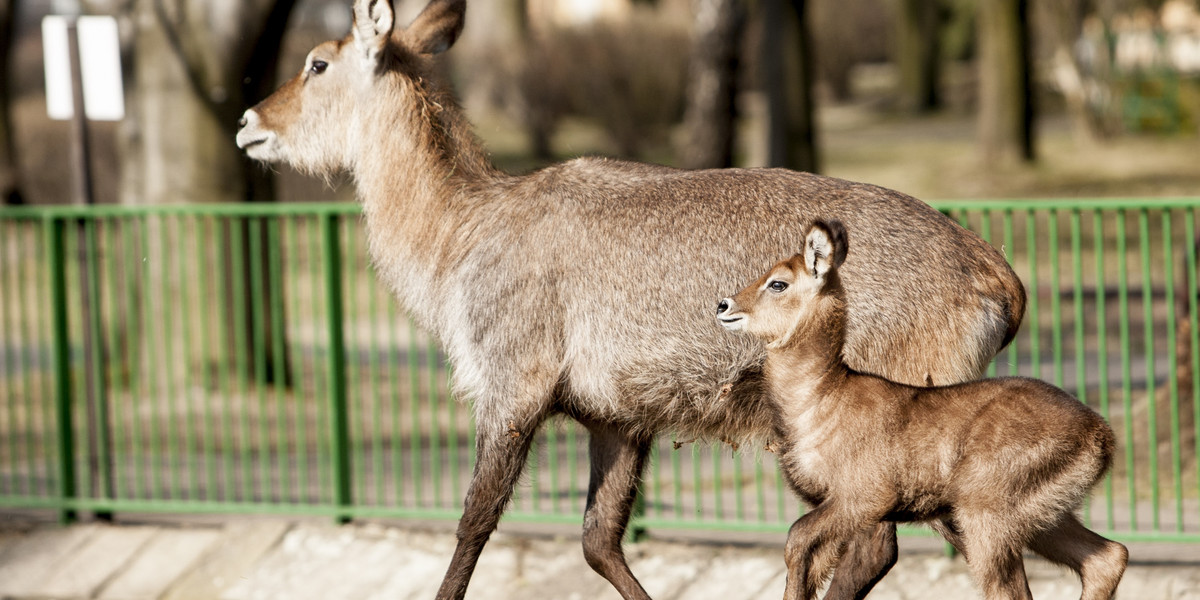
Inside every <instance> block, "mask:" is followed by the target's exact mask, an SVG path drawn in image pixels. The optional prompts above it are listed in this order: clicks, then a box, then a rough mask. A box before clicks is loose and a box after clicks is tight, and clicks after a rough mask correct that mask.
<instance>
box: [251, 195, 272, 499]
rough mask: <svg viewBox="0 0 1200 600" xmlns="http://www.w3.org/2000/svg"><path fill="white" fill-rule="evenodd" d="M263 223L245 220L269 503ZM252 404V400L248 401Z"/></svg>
mask: <svg viewBox="0 0 1200 600" xmlns="http://www.w3.org/2000/svg"><path fill="white" fill-rule="evenodd" d="M263 225H264V220H263V219H262V218H249V219H247V220H246V228H247V230H248V233H249V236H248V237H249V246H250V248H249V255H248V258H249V262H250V265H249V267H250V299H249V304H250V307H249V310H250V328H249V329H250V344H251V346H252V347H251V348H250V349H249V350H250V351H251V352H253V354H251V355H250V359H249V360H250V364H251V366H252V367H251V368H252V369H253V372H254V391H255V397H256V399H257V401H258V419H257V421H258V427H257V430H258V431H257V432H255V433H256V435H255V436H254V437H255V438H256V440H257V441H251V442H250V443H251V452H250V453H251V454H253V453H254V448H253V446H254V444H257V445H258V482H259V485H258V489H259V490H260V491H259V495H258V498H259V499H260V500H262V501H268V500H269V498H270V497H271V442H270V439H271V438H270V433H269V432H268V430H267V422H268V421H269V420H270V418H269V417H268V415H269V414H270V413H269V412H268V410H267V340H266V339H264V338H265V335H264V334H265V333H266V331H267V328H268V325H267V314H266V312H267V311H266V307H264V306H263V302H262V299H263V298H264V297H266V294H267V290H266V289H265V286H264V285H263V280H264V279H266V273H263V264H262V262H263V261H262V258H263V251H264V248H265V246H264V241H263V239H262V233H263ZM247 400H249V398H247ZM249 473H251V480H253V479H254V477H253V469H250V470H249Z"/></svg>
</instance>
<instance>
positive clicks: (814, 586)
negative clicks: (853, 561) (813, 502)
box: [783, 500, 872, 600]
mask: <svg viewBox="0 0 1200 600" xmlns="http://www.w3.org/2000/svg"><path fill="white" fill-rule="evenodd" d="M871 522H872V520H868V519H864V518H862V517H861V516H859V515H857V514H856V513H855V512H853V511H850V510H847V509H846V507H844V506H841V505H839V504H838V503H835V502H833V501H830V500H826V501H825V502H822V503H821V505H820V506H818V507H816V508H815V509H813V510H812V511H811V512H809V513H808V514H806V515H804V516H803V517H800V518H799V519H797V520H796V522H795V523H792V527H791V529H789V530H788V537H787V545H786V546H784V549H783V559H784V562H785V563H786V564H787V588H786V590H785V591H784V595H783V597H784V599H785V600H811V599H812V598H815V597H816V595H817V592H818V591H819V590H820V589H821V584H822V583H824V582H825V579H826V578H827V577H828V576H829V573H830V571H832V570H833V568H834V567H835V566H837V564H838V557H839V556H840V555H841V553H842V551H843V550H844V549H845V548H846V545H847V543H848V542H849V540H850V538H852V537H854V535H855V534H861V533H862V532H864V531H871V530H872V528H871V527H870V526H869V525H868V523H871Z"/></svg>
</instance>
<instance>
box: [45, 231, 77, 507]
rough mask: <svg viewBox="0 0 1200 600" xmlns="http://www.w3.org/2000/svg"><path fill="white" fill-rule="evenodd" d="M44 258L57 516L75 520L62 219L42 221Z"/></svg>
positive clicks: (73, 446)
mask: <svg viewBox="0 0 1200 600" xmlns="http://www.w3.org/2000/svg"><path fill="white" fill-rule="evenodd" d="M43 227H44V228H45V244H46V258H47V259H48V261H49V265H48V266H49V269H50V272H49V273H48V275H49V277H50V310H51V319H50V323H51V332H52V338H51V344H52V352H53V367H54V399H55V401H54V406H55V424H56V428H55V433H56V434H57V441H58V499H59V502H60V503H61V505H60V506H61V508H60V510H59V519H60V520H61V521H62V522H64V523H71V522H74V521H75V520H76V518H77V514H76V511H75V509H74V508H73V507H71V504H72V503H73V502H74V501H75V499H76V493H77V490H76V489H75V437H74V436H75V428H74V426H73V424H72V415H71V405H72V397H71V396H72V394H71V349H70V343H71V340H70V338H69V337H68V336H69V330H68V325H69V323H68V320H67V256H66V253H67V251H66V240H65V235H64V230H65V229H66V223H65V222H64V221H63V219H61V218H56V217H49V218H47V219H46V220H45V221H44V225H43Z"/></svg>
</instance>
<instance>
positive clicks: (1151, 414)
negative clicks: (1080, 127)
mask: <svg viewBox="0 0 1200 600" xmlns="http://www.w3.org/2000/svg"><path fill="white" fill-rule="evenodd" d="M1138 254H1139V256H1140V257H1141V264H1142V315H1143V322H1142V336H1143V340H1144V343H1145V346H1146V349H1145V352H1146V410H1147V418H1148V420H1149V422H1148V423H1147V425H1148V429H1149V433H1148V435H1147V436H1146V437H1147V438H1149V439H1148V440H1147V447H1148V448H1149V459H1150V460H1149V466H1148V467H1147V469H1148V470H1149V471H1150V510H1151V517H1150V520H1151V523H1152V527H1153V529H1154V531H1158V530H1159V514H1158V513H1159V510H1158V503H1159V494H1158V414H1157V410H1156V406H1155V405H1156V404H1157V400H1156V399H1155V394H1156V384H1155V381H1154V377H1155V373H1154V372H1155V360H1154V359H1155V357H1154V287H1153V279H1152V277H1151V272H1150V215H1149V214H1148V211H1147V210H1146V209H1145V208H1143V209H1141V210H1139V211H1138ZM1125 418H1126V419H1129V420H1132V419H1133V413H1132V412H1131V413H1129V414H1128V415H1127V416H1126V417H1125Z"/></svg>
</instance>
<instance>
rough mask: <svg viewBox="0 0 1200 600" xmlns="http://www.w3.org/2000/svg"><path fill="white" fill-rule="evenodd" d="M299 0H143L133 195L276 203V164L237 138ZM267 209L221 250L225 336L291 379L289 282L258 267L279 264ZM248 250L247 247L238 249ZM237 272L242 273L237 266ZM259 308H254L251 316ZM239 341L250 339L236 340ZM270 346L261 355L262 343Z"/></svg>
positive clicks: (129, 170)
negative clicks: (279, 351) (266, 165)
mask: <svg viewBox="0 0 1200 600" xmlns="http://www.w3.org/2000/svg"><path fill="white" fill-rule="evenodd" d="M295 5H296V0H132V1H131V2H129V3H128V4H127V5H126V10H127V11H130V12H131V13H132V15H131V16H132V17H133V18H132V23H133V24H134V26H135V28H136V31H135V34H134V42H133V48H134V57H133V59H132V60H133V71H132V78H133V82H132V86H131V87H132V89H133V94H132V98H131V100H132V102H131V113H132V114H131V119H130V121H131V122H130V123H129V127H128V128H127V136H126V140H125V143H124V148H123V151H124V171H123V175H122V176H123V177H125V178H127V179H128V181H126V182H125V183H124V184H123V185H122V193H123V195H124V197H123V199H122V202H124V203H126V204H171V203H181V202H269V201H273V200H274V199H275V186H274V178H273V176H272V174H271V173H270V172H269V171H268V170H266V169H263V168H262V167H261V166H259V165H257V164H254V163H253V162H252V161H250V160H249V159H247V158H246V157H245V156H244V155H243V154H242V152H241V151H239V150H238V148H237V146H236V145H235V143H234V136H235V134H236V133H237V122H238V119H239V118H240V116H241V114H242V113H243V111H245V109H246V108H247V107H248V106H249V105H250V104H252V103H254V102H257V101H258V100H260V99H262V98H264V97H266V96H267V95H268V94H269V93H270V92H271V91H272V90H273V89H274V87H275V82H276V79H275V73H276V66H277V64H278V61H279V55H280V51H281V47H282V42H283V36H284V33H285V31H286V27H287V22H288V19H289V17H290V15H291V13H292V9H293V8H294V7H295ZM265 227H266V223H265V221H264V220H252V221H242V222H232V223H230V224H229V225H228V227H227V228H225V229H223V230H222V231H221V235H223V236H224V239H225V241H226V243H225V244H224V245H223V247H221V248H219V249H218V250H217V252H218V253H219V254H218V257H219V260H221V261H222V263H223V264H224V267H225V268H224V269H223V271H224V272H225V273H226V275H225V277H226V280H225V282H224V283H223V284H222V289H224V290H225V291H226V297H225V299H224V303H223V307H224V310H225V314H224V315H223V317H224V318H223V321H224V323H225V326H226V331H225V339H226V341H227V345H228V346H229V347H230V349H231V350H232V351H233V356H237V357H238V360H239V370H240V373H241V375H242V376H243V377H256V378H263V379H265V380H267V381H272V382H286V381H287V380H288V374H287V372H286V365H287V359H286V356H275V355H274V352H273V351H272V350H271V349H273V348H275V347H276V345H275V344H273V343H272V342H273V341H274V340H276V338H277V337H281V336H282V334H283V332H275V331H273V329H272V323H273V322H274V320H275V319H274V315H273V311H274V310H276V307H281V306H283V303H282V302H281V301H280V299H279V295H280V294H282V290H276V289H272V288H271V286H261V287H262V293H261V294H260V295H258V296H252V293H251V290H252V289H254V287H255V286H253V285H251V277H254V276H258V277H259V278H265V277H266V275H265V274H266V273H269V272H271V271H270V270H269V269H270V267H271V265H270V264H269V253H268V250H269V248H268V244H267V242H266V240H267V237H266V230H265ZM238 249H240V252H238V251H237V250H238ZM232 273H241V277H240V278H238V277H234V276H233V275H232ZM252 316H253V317H254V318H252ZM238 340H240V341H241V342H242V343H243V344H245V346H246V347H244V348H236V347H234V346H235V345H236V344H237V341H238ZM257 347H265V348H267V349H268V356H266V357H265V359H261V360H260V357H259V356H257V353H255V352H253V351H250V349H252V348H257Z"/></svg>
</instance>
